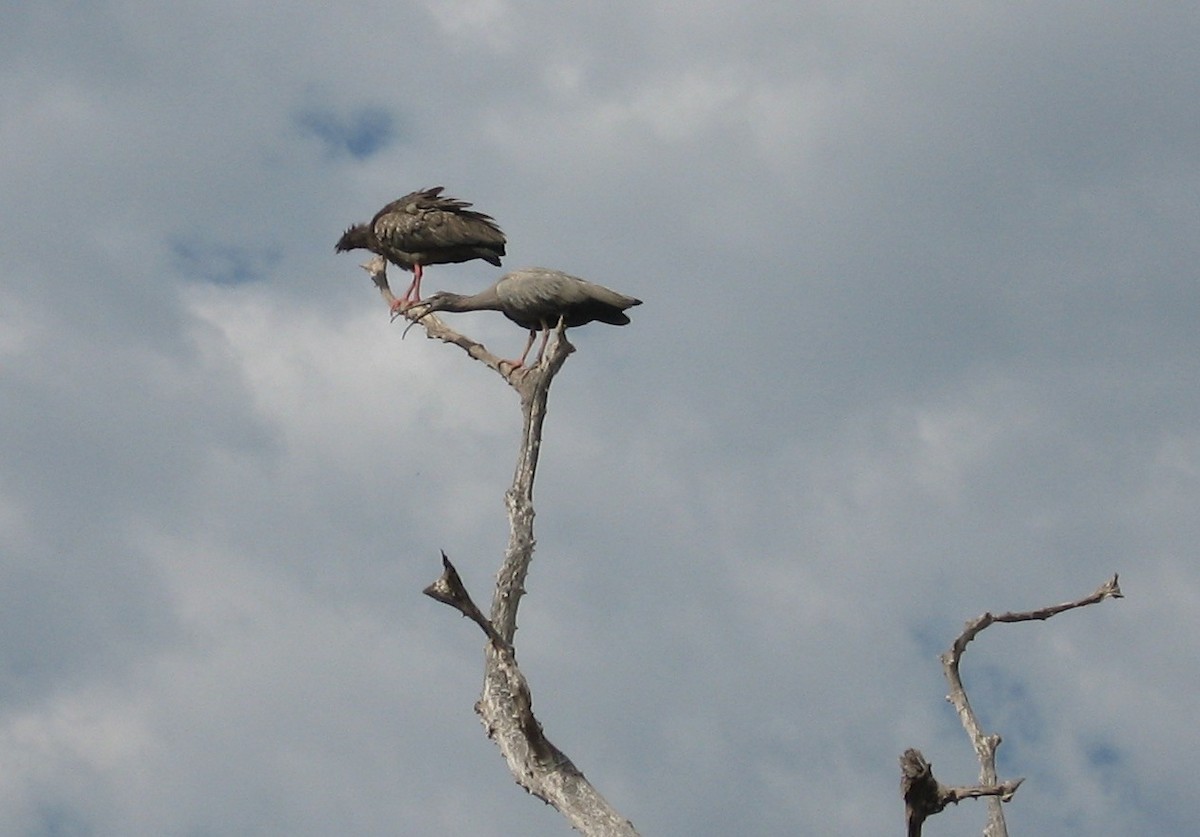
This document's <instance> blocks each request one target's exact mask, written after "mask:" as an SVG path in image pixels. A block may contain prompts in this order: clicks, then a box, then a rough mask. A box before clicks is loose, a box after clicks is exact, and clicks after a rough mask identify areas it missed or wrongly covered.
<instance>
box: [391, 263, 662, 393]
mask: <svg viewBox="0 0 1200 837" xmlns="http://www.w3.org/2000/svg"><path fill="white" fill-rule="evenodd" d="M641 304H642V301H641V300H640V299H635V298H634V297H632V296H626V295H625V294H622V293H617V292H616V291H613V290H609V289H608V288H606V287H604V286H603V285H597V284H596V283H594V282H589V281H587V280H586V279H580V278H579V277H578V276H572V275H570V274H569V273H563V272H562V271H561V270H552V269H551V268H548V267H524V268H521V269H520V270H514V271H512V272H510V273H506V274H504V275H503V276H501V277H500V278H499V279H498V280H496V283H495V284H493V285H492V286H491V287H489V288H487V289H486V290H483V291H480V292H479V293H477V294H472V295H470V296H464V295H463V294H456V293H452V292H450V291H438V292H437V293H435V294H431V295H430V296H429V298H428V299H426V300H424V301H423V302H421V303H420V305H421V306H422V308H423V310H422V311H421V312H420V313H419V314H418V315H417V316H416V317H414V318H412V319H413V322H419V321H420V320H421V319H422V318H423V317H426V316H428V315H429V314H432V313H434V312H435V311H449V312H452V313H459V312H463V311H499V312H500V313H502V314H503V315H504V316H506V317H508V319H510V320H512V321H513V322H514V323H516V324H517V325H519V326H521V327H522V328H527V329H529V339H528V340H527V341H525V350H524V351H523V352H521V357H520V358H519V359H517V360H513V361H506V362H507V363H510V364H511V365H512V367H513V368H514V369H519V368H521V367H522V366H524V365H525V358H526V357H528V356H529V349H530V348H531V347H532V346H533V338H534V337H536V336H537V333H538V332H539V331H541V332H542V344H541V346H540V347H539V348H538V354H537V360H535V361H534V362H533V363H534V366H537V365H538V364H539V363H541V362H542V355H543V353H544V352H545V351H546V342H547V341H548V340H549V339H550V330H551V329H552V328H554V327H556V326H557V325H558V323H559V320H562V322H563V324H564V326H565V327H566V328H574V327H575V326H581V325H586V324H587V323H590V322H602V323H608V324H609V325H617V326H623V325H628V324H629V315H628V314H626V313H625V309H626V308H632V307H633V306H635V305H641Z"/></svg>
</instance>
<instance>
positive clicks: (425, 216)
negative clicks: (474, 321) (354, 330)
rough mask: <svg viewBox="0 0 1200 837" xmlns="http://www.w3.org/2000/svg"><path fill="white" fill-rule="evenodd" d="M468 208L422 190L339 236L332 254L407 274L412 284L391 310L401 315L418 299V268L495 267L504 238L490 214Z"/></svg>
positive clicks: (438, 188)
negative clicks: (380, 260)
mask: <svg viewBox="0 0 1200 837" xmlns="http://www.w3.org/2000/svg"><path fill="white" fill-rule="evenodd" d="M470 206H471V204H469V203H467V202H466V201H460V200H458V199H457V198H451V197H449V196H445V195H442V187H441V186H435V187H434V188H432V189H422V190H420V191H417V192H413V193H412V194H410V195H405V196H404V197H402V198H400V199H399V200H395V201H392V202H391V203H389V204H388V205H387V206H385V207H384V208H383V209H381V210H379V211H378V212H376V213H375V217H374V218H372V219H371V223H369V224H355V225H354V226H352V227H351V228H350V229H348V230H346V232H344V233H343V234H342V237H341V238H339V239H338V243H337V246H336V247H335V248H334V249H335V250H336V251H337V252H338V253H344V252H345V251H347V250H356V249H365V250H370V251H371V252H372V253H377V254H378V255H380V256H383V257H384V258H385V259H387V260H388V261H389V262H391V263H392V264H394V265H397V266H398V267H402V268H404V269H405V270H411V271H412V272H413V280H412V284H411V285H409V286H408V290H407V291H405V292H404V296H403V297H402V298H401V299H398V300H396V302H395V303H393V305H392V307H393V308H394V309H399V310H403V309H405V308H407V307H409V306H410V305H412V304H413V303H416V302H419V301H420V299H421V268H422V267H423V266H424V265H430V264H451V263H455V262H469V261H471V260H472V259H483V260H484V261H486V262H489V263H491V264H494V265H496V266H497V267H499V266H500V257H501V256H503V255H504V244H505V238H504V233H503V232H501V230H500V228H499V227H498V226H496V222H495V220H494V219H493V218H492V217H491V216H490V215H484V214H483V213H482V212H475V211H474V210H472V209H470V208H469V207H470Z"/></svg>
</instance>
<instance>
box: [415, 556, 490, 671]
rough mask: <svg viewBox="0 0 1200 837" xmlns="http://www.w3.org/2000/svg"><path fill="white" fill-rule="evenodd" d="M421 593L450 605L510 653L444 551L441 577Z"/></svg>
mask: <svg viewBox="0 0 1200 837" xmlns="http://www.w3.org/2000/svg"><path fill="white" fill-rule="evenodd" d="M421 592H422V593H424V594H425V595H426V596H429V598H431V599H436V600H437V601H439V602H441V603H442V604H447V605H450V607H452V608H454V609H455V610H457V611H458V612H459V613H461V614H462V615H463V616H465V617H467V618H468V619H470V620H471V621H472V622H474V623H475V624H476V625H478V626H479V627H480V628H482V629H483V632H484V633H485V634H487V635H488V639H490V640H491V641H492V642H494V643H496V644H497V645H498V646H499V647H500V648H506V649H509V650H510V651H511V648H512V647H511V646H510V645H509V644H508V643H507V642H506V641H505V640H504V637H502V636H500V634H498V633H496V629H495V628H494V627H492V623H491V622H489V621H488V618H487V617H486V616H484V615H483V612H482V611H481V610H480V609H479V608H478V607H476V606H475V602H474V601H472V600H471V594H470V593H468V592H467V588H466V585H464V584H463V583H462V578H460V577H459V575H458V570H456V569H454V565H453V564H451V563H450V559H449V558H447V557H446V551H445V550H442V574H441V576H439V577H438V579H437V581H435V582H433V584H430V585H429V586H428V587H426V588H425V589H424V590H422V591H421Z"/></svg>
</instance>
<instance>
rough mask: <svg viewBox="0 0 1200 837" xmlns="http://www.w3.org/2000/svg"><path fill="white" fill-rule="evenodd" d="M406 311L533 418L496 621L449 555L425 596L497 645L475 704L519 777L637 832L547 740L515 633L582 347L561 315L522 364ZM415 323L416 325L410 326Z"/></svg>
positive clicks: (495, 601) (382, 278) (511, 497)
mask: <svg viewBox="0 0 1200 837" xmlns="http://www.w3.org/2000/svg"><path fill="white" fill-rule="evenodd" d="M363 267H364V268H365V269H366V270H367V272H368V273H370V275H371V279H372V281H373V282H374V283H375V285H376V287H378V288H379V291H380V294H381V295H382V296H383V299H384V302H385V303H387V305H388V307H389V308H390V309H391V310H392V311H396V310H397V306H396V305H395V303H396V297H395V295H394V294H392V292H391V289H390V288H389V287H388V283H387V275H386V269H387V265H386V262H385V261H384V260H383V259H382V258H378V257H377V258H375V259H372V260H371V261H370V262H368V263H367V264H365V265H363ZM399 316H403V317H404V318H405V319H407V320H410V321H412V323H413V324H419V325H420V326H422V327H423V328H424V329H425V330H426V334H427V335H428V336H429V337H430V338H434V339H438V340H441V341H443V342H445V343H451V344H453V345H456V346H458V347H459V348H461V349H463V351H465V352H466V353H467V354H468V355H469V356H470V357H472V358H474V359H475V360H478V361H479V362H481V363H483V364H485V365H487V366H488V367H489V368H491V369H493V370H495V371H496V373H497V374H499V375H500V376H501V377H502V378H504V380H505V381H506V382H507V383H508V384H509V385H510V386H511V387H513V388H514V389H515V390H516V391H517V392H518V394H519V395H520V398H521V412H522V414H523V416H524V424H523V429H522V433H521V448H520V451H519V452H518V455H517V466H516V471H515V473H514V475H513V484H512V486H511V487H510V488H509V490H508V491H507V492H506V493H505V505H506V506H507V508H508V516H509V541H508V547H507V548H506V550H505V553H504V561H503V563H502V564H501V566H500V570H499V572H498V573H497V580H496V591H495V594H494V596H493V598H492V608H491V618H490V619H488V618H487V617H485V616H484V615H483V613H482V612H481V611H480V610H479V608H478V607H477V606H476V605H475V603H474V601H473V600H472V599H471V596H470V594H469V593H468V592H467V590H466V587H465V585H463V583H462V579H461V578H460V577H459V575H458V572H457V571H456V570H455V569H454V565H453V564H452V563H451V562H450V560H449V558H447V557H446V554H445V552H443V553H442V568H443V569H442V575H441V576H440V577H439V578H438V579H437V581H435V582H434V583H433V584H431V585H429V586H428V587H427V588H425V591H424V592H425V594H426V595H427V596H429V597H431V598H433V599H436V600H437V601H439V602H442V603H444V604H447V605H450V606H451V607H453V608H454V609H456V610H458V611H459V612H460V613H462V614H463V615H464V616H466V617H467V618H469V619H471V620H472V621H473V622H475V624H477V625H478V626H479V627H480V628H481V629H482V630H483V632H484V633H485V634H487V636H488V639H489V642H488V645H487V647H486V649H485V654H484V657H485V666H484V680H483V694H482V695H481V697H480V699H479V701H478V702H477V703H476V704H475V711H476V713H477V714H478V715H479V717H480V720H481V721H482V723H483V726H484V729H486V730H487V734H488V737H489V738H491V739H492V740H493V741H495V742H496V744H497V746H498V747H499V748H500V752H501V753H502V754H503V755H504V758H505V760H506V761H507V763H508V767H509V770H510V771H511V772H512V774H513V776H514V777H515V778H516V780H517V784H519V785H520V786H521V787H523V788H525V789H526V790H527V791H528V792H529V793H531V794H533V795H534V796H536V797H538V798H539V799H542V800H543V801H545V802H547V803H549V804H550V805H552V806H554V808H555V809H557V810H558V811H559V812H560V813H561V814H562V815H563V816H564V817H566V818H567V820H568V821H569V822H570V823H571V825H572V826H573V827H574V828H576V829H577V830H579V831H581V832H583V833H585V834H589V835H595V836H596V837H637V831H636V830H635V829H634V827H633V824H632V823H631V822H629V820H627V819H626V818H625V817H623V816H621V815H620V814H619V813H618V812H617V811H616V809H614V808H613V807H612V806H611V805H610V804H609V803H608V802H607V801H606V800H605V799H604V797H602V796H601V795H600V794H599V793H598V792H597V791H596V789H595V788H594V787H593V786H592V785H591V783H590V782H588V780H587V778H586V777H585V776H584V775H583V773H582V772H581V771H580V770H579V769H578V768H577V767H576V766H575V765H574V763H573V762H572V761H571V760H570V759H569V758H568V757H567V756H566V754H564V753H563V752H562V751H561V750H559V749H558V748H557V747H555V746H554V745H553V744H551V743H550V741H549V740H548V739H547V738H546V736H545V734H544V733H543V731H542V725H541V724H540V723H538V720H537V718H536V717H534V714H533V697H532V695H531V693H530V690H529V684H528V682H527V681H526V679H525V676H524V675H523V674H522V673H521V670H520V668H519V667H518V666H517V658H516V651H515V649H514V647H513V644H512V642H513V637H514V636H515V634H516V631H517V608H518V606H519V605H520V601H521V597H522V596H523V595H524V593H525V588H524V583H525V577H526V576H527V575H528V573H529V564H530V562H531V561H532V560H533V547H534V543H535V539H534V536H533V518H534V509H533V481H534V477H535V475H536V474H537V462H538V455H539V453H540V451H541V444H542V424H543V422H544V421H545V417H546V400H547V398H548V396H549V392H550V383H551V382H552V381H553V379H554V376H555V375H556V374H557V373H558V371H559V370H560V369H562V366H563V364H564V363H565V362H566V359H567V357H568V356H569V355H570V354H571V353H572V352H574V351H575V347H574V346H572V345H571V343H570V342H569V341H568V340H567V337H566V328H565V325H564V324H563V323H562V322H561V321H560V323H559V326H558V328H557V329H556V330H555V340H554V342H553V344H552V345H550V346H549V347H547V349H546V352H545V354H544V356H543V358H542V360H541V362H540V363H538V364H537V365H536V366H533V367H527V368H524V367H523V368H517V369H514V368H512V364H511V363H510V362H508V361H504V360H502V359H500V358H499V357H497V356H496V355H494V354H492V353H491V352H489V351H488V350H487V348H486V347H485V346H484V345H483V344H482V343H479V342H478V341H475V340H472V339H471V338H469V337H467V336H465V335H463V334H460V333H459V332H457V331H455V330H454V329H452V328H450V327H449V326H447V325H446V324H445V323H443V322H442V321H441V320H440V319H438V318H437V317H435V316H432V315H426V316H423V317H421V318H420V320H417V319H416V315H414V314H413V313H412V312H411V309H410V310H409V311H400V312H399ZM410 327H411V326H410Z"/></svg>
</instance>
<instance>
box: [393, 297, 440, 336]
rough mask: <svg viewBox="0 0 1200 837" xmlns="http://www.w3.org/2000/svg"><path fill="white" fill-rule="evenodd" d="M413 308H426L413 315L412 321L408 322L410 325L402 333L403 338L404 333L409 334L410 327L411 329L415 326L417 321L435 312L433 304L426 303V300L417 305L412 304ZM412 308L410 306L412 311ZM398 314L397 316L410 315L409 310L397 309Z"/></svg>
mask: <svg viewBox="0 0 1200 837" xmlns="http://www.w3.org/2000/svg"><path fill="white" fill-rule="evenodd" d="M412 308H424V309H425V310H424V311H422V312H421V313H420V314H418V315H417V316H415V317H412V318H411V319H412V322H410V323H409V324H408V326H407V327H406V328H405V329H404V331H403V332H402V333H401V334H400V339H401V340H403V339H404V335H405V334H408V332H409V329H411V328H412V327H413V326H415V325H416V324H417V323H419V322H421V320H423V319H425V317H428V316H429V315H430V314H432V313H433V306H432V305H428V304H426V303H424V302H418V303H417V304H416V305H414V306H412ZM412 308H410V309H409V311H411V310H412ZM396 316H397V317H400V316H404V317H407V316H408V311H397V312H396Z"/></svg>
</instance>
